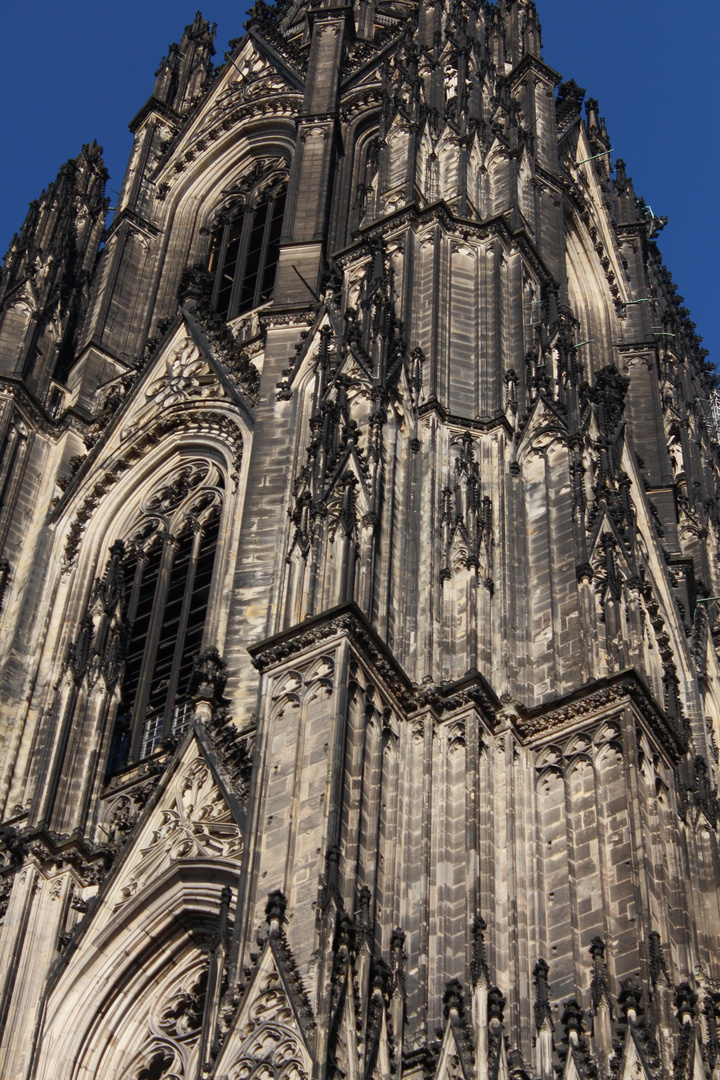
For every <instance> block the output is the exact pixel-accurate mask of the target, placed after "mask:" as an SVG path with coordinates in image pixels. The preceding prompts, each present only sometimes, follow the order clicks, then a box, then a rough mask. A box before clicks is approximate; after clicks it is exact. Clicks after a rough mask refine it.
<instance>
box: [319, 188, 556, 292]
mask: <svg viewBox="0 0 720 1080" xmlns="http://www.w3.org/2000/svg"><path fill="white" fill-rule="evenodd" d="M433 221H439V222H442V224H443V225H444V226H445V228H446V229H447V230H448V231H449V232H450V233H453V234H455V233H459V234H460V235H461V237H462V238H463V239H467V238H468V237H470V236H472V237H474V238H475V239H478V240H485V239H488V238H490V237H493V236H499V237H502V239H503V240H505V241H506V242H507V243H514V244H518V245H519V246H520V247H521V248H522V249H523V253H524V254H525V256H526V258H527V259H528V262H529V263H530V265H531V266H532V268H533V270H534V271H535V273H536V274H537V275H538V278H539V279H540V281H542V282H543V283H550V282H552V281H553V276H552V274H551V273H550V271H549V270H548V268H547V267H546V266H545V263H544V262H543V260H542V259H541V257H540V255H539V253H538V251H537V248H536V247H535V245H534V243H533V242H532V240H531V239H530V237H529V236H528V235H527V233H526V231H525V230H524V229H518V230H514V229H512V228H511V226H510V223H509V222H508V220H507V218H506V217H505V215H504V214H498V215H497V216H496V217H492V218H488V219H487V220H485V221H476V220H473V219H472V218H461V217H457V216H456V215H455V214H453V212H452V211H451V210H450V208H449V207H448V205H447V203H445V202H444V201H443V200H440V201H439V202H435V203H432V204H431V205H430V206H425V207H420V206H419V205H418V204H417V203H415V202H412V203H407V204H406V205H405V206H402V207H400V208H399V209H398V210H395V211H394V212H393V213H392V214H388V215H387V216H386V217H383V218H380V219H378V220H377V221H374V222H373V223H372V224H371V225H367V226H365V227H363V228H362V229H359V230H358V231H357V233H356V234H355V236H356V240H355V243H354V244H352V245H350V246H349V247H346V248H343V249H342V250H340V251H338V252H336V253H334V255H333V258H334V260H335V262H337V264H338V265H339V266H340V267H341V268H342V269H345V268H346V266H348V265H349V264H350V263H351V262H352V261H353V259H354V258H357V257H358V256H359V255H360V254H362V253H363V251H364V248H365V246H366V244H367V242H368V241H369V240H374V239H376V238H377V237H384V236H386V235H387V233H389V232H392V231H394V230H395V229H398V228H401V227H402V226H404V225H409V224H413V223H417V224H418V225H427V224H430V223H432V222H433Z"/></svg>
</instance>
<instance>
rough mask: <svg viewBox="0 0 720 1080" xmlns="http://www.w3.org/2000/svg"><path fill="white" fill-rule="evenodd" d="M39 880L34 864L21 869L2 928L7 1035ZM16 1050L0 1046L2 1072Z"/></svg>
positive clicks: (0, 984) (2, 1010)
mask: <svg viewBox="0 0 720 1080" xmlns="http://www.w3.org/2000/svg"><path fill="white" fill-rule="evenodd" d="M38 879H39V874H38V871H37V870H36V869H35V867H34V865H33V864H32V863H31V862H29V863H26V865H25V866H24V867H23V868H22V869H21V870H18V872H17V874H16V875H15V880H14V881H13V887H12V893H11V895H10V902H9V904H8V908H7V912H6V914H5V921H4V923H3V926H2V928H1V929H0V1030H2V1031H3V1032H4V1031H5V1030H6V1029H7V1027H8V1019H9V1014H10V1012H11V1006H12V1004H13V992H14V990H15V986H16V983H17V982H18V969H19V967H20V965H21V963H22V954H23V949H24V946H25V940H26V937H27V933H28V926H29V924H30V921H31V915H32V908H33V897H34V895H35V892H36V891H37V889H38V887H39V880H38ZM14 1049H15V1048H14V1046H8V1043H7V1040H5V1039H4V1040H3V1043H2V1046H1V1047H0V1069H2V1066H3V1057H4V1056H5V1055H4V1054H3V1050H4V1051H5V1052H6V1054H8V1055H9V1057H10V1060H12V1058H13V1056H14ZM6 1063H7V1062H6ZM2 1072H4V1069H2V1071H0V1075H2Z"/></svg>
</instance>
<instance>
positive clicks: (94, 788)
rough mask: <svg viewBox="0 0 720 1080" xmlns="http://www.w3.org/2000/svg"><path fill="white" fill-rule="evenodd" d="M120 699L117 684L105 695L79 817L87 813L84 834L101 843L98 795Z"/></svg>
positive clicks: (105, 837) (100, 791)
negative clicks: (92, 763) (95, 751)
mask: <svg viewBox="0 0 720 1080" xmlns="http://www.w3.org/2000/svg"><path fill="white" fill-rule="evenodd" d="M120 700H121V699H120V687H119V685H118V686H116V687H115V688H114V689H113V690H112V691H111V692H109V693H108V694H107V696H106V702H105V713H104V716H103V720H102V723H101V725H100V729H99V733H98V734H99V738H98V749H97V756H96V759H95V762H94V767H93V777H92V784H88V788H87V805H86V808H85V811H84V813H83V815H82V818H81V819H82V820H85V818H86V815H87V825H86V835H87V836H88V838H89V839H90V840H95V842H97V843H103V842H104V841H105V840H106V839H107V836H106V835H105V834H102V835H101V836H100V837H98V836H97V830H98V819H99V816H100V796H101V794H102V790H103V788H104V786H105V775H106V772H107V762H108V757H109V754H110V748H111V746H112V738H113V731H114V728H115V720H116V719H117V714H118V709H119V706H120Z"/></svg>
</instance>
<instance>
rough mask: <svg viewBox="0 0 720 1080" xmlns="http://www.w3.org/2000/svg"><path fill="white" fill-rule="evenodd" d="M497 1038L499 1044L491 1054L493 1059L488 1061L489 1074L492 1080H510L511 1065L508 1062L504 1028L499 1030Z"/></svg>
mask: <svg viewBox="0 0 720 1080" xmlns="http://www.w3.org/2000/svg"><path fill="white" fill-rule="evenodd" d="M495 1038H496V1042H497V1045H496V1047H495V1051H494V1053H492V1054H491V1059H490V1062H489V1063H488V1064H489V1069H488V1076H489V1078H490V1080H510V1066H509V1064H508V1057H507V1049H506V1047H505V1035H504V1033H503V1030H502V1028H501V1029H500V1031H499V1032H497V1034H496V1036H495Z"/></svg>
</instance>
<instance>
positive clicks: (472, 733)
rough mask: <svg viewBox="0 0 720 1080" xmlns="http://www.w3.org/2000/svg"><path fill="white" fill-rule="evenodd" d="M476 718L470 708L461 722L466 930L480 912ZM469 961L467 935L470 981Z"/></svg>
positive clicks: (468, 951) (468, 949) (467, 968)
mask: <svg viewBox="0 0 720 1080" xmlns="http://www.w3.org/2000/svg"><path fill="white" fill-rule="evenodd" d="M480 730H481V728H480V717H479V715H478V713H477V712H475V711H473V712H471V713H470V714H469V715H468V718H467V721H466V725H465V741H466V745H467V750H466V763H465V779H464V783H463V785H462V791H463V796H464V800H465V830H466V851H467V855H466V860H465V924H466V927H467V929H468V930H469V929H470V928H471V927H472V925H473V921H474V919H475V917H476V915H479V914H480V895H479V894H480V842H479V835H478V831H479V806H480V792H479V767H480V749H479V746H480ZM471 960H472V942H471V940H470V937H469V934H466V941H465V977H464V979H463V982H464V983H466V984H467V985H468V986H470V985H471V981H470V963H471Z"/></svg>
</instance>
